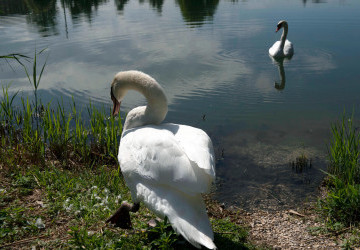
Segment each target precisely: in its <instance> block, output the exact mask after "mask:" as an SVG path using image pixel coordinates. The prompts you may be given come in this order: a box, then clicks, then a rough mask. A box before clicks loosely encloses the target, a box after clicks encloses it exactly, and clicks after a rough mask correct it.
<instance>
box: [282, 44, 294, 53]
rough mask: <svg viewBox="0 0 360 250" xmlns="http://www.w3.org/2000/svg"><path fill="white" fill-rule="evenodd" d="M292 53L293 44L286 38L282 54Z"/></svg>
mask: <svg viewBox="0 0 360 250" xmlns="http://www.w3.org/2000/svg"><path fill="white" fill-rule="evenodd" d="M293 54H294V46H293V44H292V43H291V42H290V41H289V40H286V41H285V45H284V55H285V56H292V55H293Z"/></svg>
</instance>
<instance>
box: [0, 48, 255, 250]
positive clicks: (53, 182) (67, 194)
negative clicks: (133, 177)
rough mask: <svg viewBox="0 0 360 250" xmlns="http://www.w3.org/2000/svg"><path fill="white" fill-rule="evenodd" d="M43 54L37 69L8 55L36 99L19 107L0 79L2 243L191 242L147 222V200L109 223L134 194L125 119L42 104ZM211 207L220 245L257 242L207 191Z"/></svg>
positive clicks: (106, 245)
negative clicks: (123, 146) (124, 219)
mask: <svg viewBox="0 0 360 250" xmlns="http://www.w3.org/2000/svg"><path fill="white" fill-rule="evenodd" d="M40 53H42V51H41V52H40ZM38 55H39V53H36V52H35V56H34V58H33V60H32V65H31V66H32V67H31V68H32V70H28V68H27V67H26V64H25V63H23V62H22V61H21V59H22V57H19V56H18V55H9V59H11V58H12V59H14V60H17V61H18V62H19V63H20V64H21V65H22V66H23V67H24V71H25V72H26V75H27V78H28V80H29V83H30V84H31V85H32V86H33V87H34V101H30V100H29V99H28V98H26V99H24V98H20V101H19V102H18V103H20V105H19V106H15V105H14V100H16V98H18V93H14V94H9V86H8V85H4V84H3V85H2V98H1V101H0V105H1V106H0V143H1V148H0V248H5V249H6V248H9V249H12V248H13V249H19V248H29V247H32V246H37V247H45V248H71V249H72V248H84V249H95V248H98V249H118V248H119V249H140V248H141V249H143V248H145V249H170V248H176V249H189V248H191V246H190V245H189V244H188V243H186V242H185V241H184V240H183V239H182V238H181V237H179V236H177V235H176V234H175V233H174V231H173V230H172V229H171V227H170V226H169V224H168V223H166V222H163V221H160V222H159V223H158V224H157V225H156V226H155V227H150V226H149V225H148V221H149V220H150V219H153V218H155V216H154V215H153V214H152V213H151V212H150V211H148V210H147V209H146V208H144V206H142V207H141V209H140V211H139V212H138V213H136V214H132V222H133V229H131V230H124V229H119V228H114V227H112V226H110V225H107V224H105V220H106V219H107V218H108V217H109V216H110V215H111V214H112V213H114V212H115V211H116V209H117V208H118V207H119V205H120V203H121V202H122V201H124V200H130V195H129V191H128V189H127V188H126V185H125V183H124V180H123V178H122V176H121V171H120V168H119V166H118V163H117V159H116V155H117V150H118V146H119V136H120V134H121V129H122V127H121V120H120V119H116V118H114V117H111V116H109V115H107V114H110V109H107V108H103V109H97V108H95V107H94V106H93V105H91V104H89V105H88V107H87V108H85V109H84V110H79V109H78V108H77V106H76V104H75V102H73V103H72V104H70V105H69V106H68V107H66V108H65V106H64V104H63V103H62V102H57V103H43V102H42V101H41V99H39V98H38V95H37V90H38V87H39V84H40V80H41V76H42V74H43V73H44V69H45V65H46V64H43V65H41V67H39V66H38V65H37V61H36V57H37V56H38ZM11 56H13V57H11ZM14 56H15V57H14ZM37 68H40V70H38V71H37ZM85 117H86V118H85ZM207 207H208V210H209V216H210V220H211V223H212V225H213V229H214V232H215V244H216V245H217V246H218V247H219V248H220V249H252V248H255V247H254V246H252V245H251V244H250V243H249V242H248V241H247V230H246V229H244V227H243V225H242V224H241V219H240V215H239V214H238V213H237V212H230V211H227V210H224V209H223V208H221V207H220V206H219V204H217V203H216V202H215V201H213V200H211V199H210V198H207Z"/></svg>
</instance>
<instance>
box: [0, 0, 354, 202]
mask: <svg viewBox="0 0 360 250" xmlns="http://www.w3.org/2000/svg"><path fill="white" fill-rule="evenodd" d="M0 10H1V11H0V37H1V44H0V55H5V54H9V53H22V54H26V55H29V56H32V55H33V54H34V51H35V48H36V50H37V51H40V50H41V49H43V48H47V51H46V53H47V54H48V58H47V66H46V70H45V73H44V75H43V77H42V80H41V83H40V93H41V95H42V98H44V99H46V100H51V99H57V98H59V97H63V98H64V99H65V100H67V99H68V98H69V97H71V96H74V97H75V100H76V102H77V103H79V104H87V103H88V101H89V99H91V100H92V102H96V103H98V104H103V105H106V106H110V105H111V103H110V98H109V84H110V82H111V80H112V78H113V76H114V74H115V73H116V72H118V71H120V70H128V69H137V70H142V71H144V72H146V73H148V74H150V75H151V76H153V77H154V78H155V79H157V80H158V81H159V82H160V84H162V85H163V87H164V89H165V91H166V93H167V96H168V98H169V104H170V106H169V108H170V109H169V113H168V116H167V119H166V121H168V122H175V123H183V124H189V125H193V126H197V127H200V128H203V129H204V130H206V131H207V132H208V133H209V135H210V136H211V137H212V139H213V141H214V146H215V151H216V152H217V158H218V164H217V175H218V181H217V193H216V194H217V198H218V199H219V200H221V201H223V202H225V203H229V204H236V205H238V206H240V207H244V208H251V207H264V208H268V207H274V206H281V207H287V206H293V205H296V204H299V203H300V202H301V201H303V200H305V199H308V197H313V196H314V195H315V194H316V191H317V186H318V185H319V183H320V181H321V178H322V174H321V172H320V169H323V168H325V166H326V143H327V142H328V140H329V129H330V123H331V122H334V121H335V120H336V119H338V118H339V117H340V116H341V114H342V113H343V111H344V109H346V111H347V112H348V113H350V112H351V111H352V110H353V109H354V110H355V112H356V116H355V117H359V110H360V107H359V106H360V101H359V97H358V96H359V92H360V82H359V79H360V71H359V69H358V68H359V58H360V49H359V42H358V41H359V40H360V15H359V13H360V2H359V1H357V0H353V1H346V0H339V1H306V0H304V1H285V0H277V1H273V0H258V1H225V0H224V1H215V0H212V1H201V2H198V1H190V0H189V1H181V0H174V1H172V0H166V1H165V0H158V1H154V0H152V1H137V0H132V1H126V0H125V1H124V0H123V1H121V0H96V1H95V0H88V1H81V2H79V1H72V0H52V1H36V0H30V1H21V0H11V1H10V0H5V1H4V0H0ZM281 19H285V20H287V21H288V23H289V34H288V39H289V40H290V41H292V43H293V44H294V48H295V55H294V56H293V58H292V59H291V60H285V61H283V62H275V61H273V60H272V59H271V58H270V57H269V56H268V49H269V48H270V47H271V45H272V44H273V43H274V42H275V41H276V40H279V39H280V36H281V34H279V33H275V29H276V24H277V22H278V21H279V20H281ZM46 53H45V54H44V55H43V56H41V57H40V58H39V60H40V63H42V62H44V61H45V59H46ZM29 67H30V65H29ZM0 79H1V83H2V84H7V83H9V82H12V85H11V88H10V89H11V90H12V91H16V90H19V89H20V90H22V92H21V93H22V95H23V96H27V95H31V94H32V92H31V90H32V87H31V86H30V84H29V83H28V81H27V79H26V77H25V74H24V72H23V70H22V68H21V67H20V66H19V65H18V64H17V63H15V62H11V61H9V62H6V61H4V60H2V61H0ZM143 103H144V100H143V99H142V98H141V96H140V95H138V94H135V93H131V94H130V95H129V96H127V98H126V99H125V101H124V102H123V111H124V112H126V111H128V110H130V109H131V108H132V107H134V106H136V105H140V104H143ZM123 114H124V113H123ZM302 154H305V155H306V156H307V157H308V158H311V159H312V168H311V169H308V170H307V171H304V172H303V173H295V172H294V171H293V170H292V168H291V167H290V166H289V163H290V162H292V161H295V159H296V157H299V156H300V155H302Z"/></svg>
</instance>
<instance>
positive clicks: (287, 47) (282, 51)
mask: <svg viewBox="0 0 360 250" xmlns="http://www.w3.org/2000/svg"><path fill="white" fill-rule="evenodd" d="M269 55H270V56H272V57H291V56H293V55H294V46H293V44H292V43H291V42H290V41H289V40H285V44H284V48H281V41H276V42H275V43H274V45H273V46H271V48H270V49H269Z"/></svg>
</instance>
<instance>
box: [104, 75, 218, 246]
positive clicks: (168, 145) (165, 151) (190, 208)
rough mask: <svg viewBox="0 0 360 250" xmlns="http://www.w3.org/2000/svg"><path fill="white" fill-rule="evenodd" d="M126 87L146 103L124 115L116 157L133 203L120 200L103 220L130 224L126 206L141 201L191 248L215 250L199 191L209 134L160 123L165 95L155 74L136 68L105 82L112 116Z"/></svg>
mask: <svg viewBox="0 0 360 250" xmlns="http://www.w3.org/2000/svg"><path fill="white" fill-rule="evenodd" d="M128 90H135V91H139V92H140V93H141V94H143V95H144V96H145V98H146V99H147V106H141V107H136V108H134V109H132V110H131V111H130V112H129V113H128V115H127V117H126V120H125V124H124V128H123V132H122V136H121V140H120V147H119V154H118V160H119V163H120V168H121V171H122V174H123V176H124V178H125V181H126V184H127V186H128V187H129V189H130V192H131V197H132V200H133V201H134V204H130V203H127V202H123V203H122V204H121V206H120V208H119V209H118V210H117V211H116V212H115V214H114V215H112V216H111V217H110V218H109V219H108V220H107V222H110V223H113V224H115V225H117V226H120V227H122V228H130V227H131V221H130V217H129V211H131V212H136V211H137V210H138V209H139V206H140V201H142V202H143V203H144V204H145V205H146V206H147V207H148V208H149V209H150V210H151V211H153V212H154V213H155V214H156V215H157V216H159V217H160V218H165V217H167V218H168V219H169V221H170V223H171V225H172V227H173V228H174V230H175V231H176V232H177V233H178V234H181V235H182V236H183V237H184V238H185V239H186V240H187V241H189V242H190V243H191V244H192V245H194V246H195V247H198V248H200V247H201V245H203V246H205V247H207V248H209V249H216V246H215V244H214V242H213V239H214V235H213V231H212V228H211V224H210V221H209V218H208V216H207V213H206V207H205V203H204V201H203V199H202V196H201V193H205V192H208V191H209V188H210V186H211V183H212V181H213V180H214V178H215V157H214V150H213V146H212V142H211V139H210V138H209V136H208V135H207V134H206V133H205V132H204V131H203V130H201V129H198V128H194V127H190V126H186V125H178V124H172V123H162V121H163V120H164V119H165V116H166V114H167V111H168V107H167V99H166V96H165V93H164V90H163V89H162V87H161V86H160V85H159V84H158V83H157V82H156V80H155V79H153V78H152V77H150V76H149V75H147V74H145V73H142V72H140V71H123V72H119V73H118V74H116V75H115V78H114V80H113V82H112V84H111V99H112V101H113V104H114V106H113V115H117V114H118V112H119V109H120V103H121V101H122V100H123V98H124V96H125V95H126V93H127V91H128Z"/></svg>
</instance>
